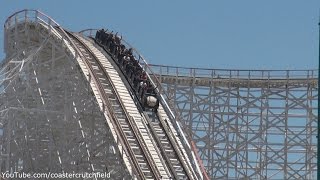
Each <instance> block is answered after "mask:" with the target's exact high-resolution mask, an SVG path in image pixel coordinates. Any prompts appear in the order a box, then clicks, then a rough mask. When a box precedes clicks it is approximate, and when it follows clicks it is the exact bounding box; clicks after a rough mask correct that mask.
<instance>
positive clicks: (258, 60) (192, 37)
mask: <svg viewBox="0 0 320 180" xmlns="http://www.w3.org/2000/svg"><path fill="white" fill-rule="evenodd" d="M26 8H31V9H39V10H41V11H42V12H44V13H46V14H47V15H49V16H51V17H52V18H53V19H55V20H56V21H57V22H58V23H59V24H60V25H62V26H63V27H65V28H67V29H69V30H71V31H80V30H82V29H86V28H101V27H104V28H109V29H112V30H114V31H118V32H120V33H121V34H122V35H123V36H124V38H125V39H126V40H127V41H128V42H130V43H131V44H132V45H133V46H135V48H136V49H138V50H139V51H140V52H141V53H142V54H143V56H144V57H146V59H147V60H148V61H149V63H152V64H164V65H176V66H187V67H205V68H227V69H316V68H318V37H319V35H318V25H317V24H318V21H319V8H320V1H319V0H304V1H302V0H281V1H279V0H268V1H259V0H241V1H239V0H238V1H236V0H233V1H221V0H220V1H218V0H203V1H191V0H183V1H182V0H180V1H178V0H177V1H169V0H162V1H147V0H138V1H132V0H131V1H129V0H127V1H124V0H122V1H102V0H100V1H98V0H90V1H82V0H51V1H46V0H43V1H39V0H38V1H35V0H28V1H23V0H2V1H1V2H0V24H2V25H3V24H4V21H5V20H6V18H7V17H8V16H10V15H11V14H13V13H14V12H15V11H18V10H21V9H26ZM0 33H1V37H0V42H1V43H0V48H1V53H0V59H4V57H5V54H4V53H3V26H2V28H1V29H0Z"/></svg>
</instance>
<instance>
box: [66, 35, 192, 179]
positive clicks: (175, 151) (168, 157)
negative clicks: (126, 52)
mask: <svg viewBox="0 0 320 180" xmlns="http://www.w3.org/2000/svg"><path fill="white" fill-rule="evenodd" d="M68 34H69V36H71V37H72V39H75V40H73V42H74V44H75V45H76V46H77V47H78V49H79V50H80V51H81V52H83V51H85V49H86V51H88V52H83V54H85V55H84V57H85V59H95V63H90V64H91V66H93V67H95V68H90V69H91V71H92V72H94V71H95V70H96V71H97V69H100V70H101V71H102V72H97V73H96V74H100V75H101V74H102V75H103V76H105V77H108V76H109V75H108V73H107V72H106V70H105V68H103V67H104V66H103V64H102V62H100V61H99V58H98V57H97V56H95V54H97V51H96V52H92V51H91V50H90V49H94V47H92V45H91V48H89V46H90V42H87V43H84V42H85V41H86V40H85V39H83V38H81V37H78V36H76V35H73V34H71V33H68ZM88 54H91V56H90V57H88V56H89V55H88ZM97 64H98V66H99V68H97ZM103 76H102V77H99V79H100V80H101V79H103ZM95 79H97V78H95ZM96 81H98V80H96ZM110 82H111V81H110V80H109V82H105V83H102V84H111V85H112V89H115V85H113V83H110ZM101 86H102V85H101ZM99 89H100V88H99ZM99 91H100V92H103V91H106V90H105V88H101V89H100V90H99ZM109 91H111V90H109ZM112 94H116V96H117V98H116V99H118V101H119V103H110V104H112V105H113V106H112V109H113V111H118V110H119V109H123V110H124V111H125V105H124V104H123V103H122V102H121V100H120V99H121V97H120V95H119V94H118V93H117V91H113V92H112V93H111V94H110V95H111V96H112ZM110 95H109V96H110ZM104 98H107V96H105V97H104ZM116 99H112V100H116ZM114 104H120V106H119V105H117V106H116V105H114ZM126 104H127V102H126ZM108 109H109V110H110V109H111V108H110V106H109V107H108ZM140 109H141V108H140ZM122 114H126V116H127V119H131V121H129V122H130V126H131V127H132V128H131V129H132V130H135V131H133V132H132V134H134V135H135V137H139V132H138V130H137V127H135V123H137V121H136V120H134V121H133V120H132V118H130V117H129V115H128V114H129V113H128V112H124V113H121V115H122ZM162 117H166V114H165V112H164V111H159V113H158V114H155V113H154V112H152V111H149V112H144V113H143V119H144V118H145V120H146V121H147V125H148V127H149V128H150V129H149V132H150V133H151V134H152V136H153V138H154V139H155V142H156V143H157V146H158V147H159V150H160V153H161V156H163V158H164V160H165V161H166V165H167V166H168V168H169V169H170V173H171V174H172V176H173V177H174V179H184V178H185V177H188V179H195V178H196V176H192V175H191V172H190V170H189V171H186V170H185V169H188V168H190V167H188V165H186V164H187V163H185V161H186V160H185V159H183V158H182V157H183V155H182V153H183V152H181V149H179V146H178V144H177V141H176V140H175V139H174V138H173V137H174V136H175V135H174V134H173V133H172V132H170V130H169V126H168V124H167V123H166V122H165V121H166V119H163V118H162ZM138 118H139V115H137V119H138ZM166 118H167V119H168V117H166ZM115 119H117V121H120V120H122V121H120V122H123V119H122V118H121V117H120V118H115ZM123 126H124V127H122V129H128V125H127V124H124V125H123ZM145 136H147V134H145ZM127 138H128V137H127ZM130 138H134V137H130ZM128 139H129V138H128ZM142 139H145V137H139V138H136V140H137V141H138V142H139V144H140V147H144V146H147V144H143V142H141V141H142ZM130 147H131V148H136V146H135V145H131V146H129V147H128V148H130ZM142 152H143V153H144V156H145V157H148V156H147V155H145V154H147V150H142ZM149 156H151V155H149ZM139 157H140V155H139ZM146 160H147V161H146V162H149V167H152V168H153V169H152V168H151V170H152V171H153V172H154V174H156V172H157V170H156V169H155V167H156V166H155V164H152V159H151V158H148V159H147V158H146ZM138 161H139V162H143V163H144V161H142V160H138ZM158 166H159V165H157V167H158ZM144 172H145V173H146V172H148V170H146V169H145V170H144ZM141 176H142V175H141ZM153 177H158V178H159V177H162V176H161V175H160V173H159V174H158V176H155V175H154V176H153ZM148 178H149V177H148ZM150 178H152V177H150Z"/></svg>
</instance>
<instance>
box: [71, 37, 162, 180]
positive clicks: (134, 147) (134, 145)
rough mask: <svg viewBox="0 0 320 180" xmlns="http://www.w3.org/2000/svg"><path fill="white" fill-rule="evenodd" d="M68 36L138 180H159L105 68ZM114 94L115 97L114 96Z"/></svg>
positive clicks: (85, 48) (76, 38) (78, 42)
mask: <svg viewBox="0 0 320 180" xmlns="http://www.w3.org/2000/svg"><path fill="white" fill-rule="evenodd" d="M68 34H69V36H70V37H71V41H72V42H73V43H74V44H75V46H76V47H77V48H78V51H79V52H81V55H82V59H84V60H85V62H86V65H87V67H88V68H89V69H90V71H91V75H92V77H93V78H94V81H95V84H97V86H98V91H99V92H100V94H101V95H102V97H103V99H102V101H103V103H104V104H105V106H106V107H108V109H109V111H111V112H112V113H111V116H112V119H113V120H114V121H113V123H114V124H115V127H116V128H117V131H118V132H119V133H120V134H121V137H122V140H123V141H124V144H125V147H126V148H125V149H126V150H128V153H129V154H130V158H131V160H132V162H133V164H134V166H135V169H136V171H137V172H138V174H139V176H140V178H141V179H146V178H148V179H153V178H154V179H160V173H159V172H157V170H156V169H155V167H156V166H155V164H153V160H152V159H151V157H150V155H149V154H148V153H147V151H148V150H147V149H146V144H145V143H144V142H143V139H142V138H141V137H139V132H138V130H137V127H136V126H135V125H136V124H135V122H133V118H131V117H130V116H129V113H128V112H127V111H126V110H125V108H124V105H123V102H122V101H121V100H120V97H119V94H118V93H117V92H116V91H115V90H114V89H115V87H114V85H113V83H112V82H111V81H110V79H108V78H107V77H108V75H107V72H106V71H105V67H104V66H103V65H102V64H101V63H100V61H99V60H97V59H98V58H97V57H96V56H95V53H93V52H92V51H91V50H90V49H89V48H88V47H87V45H85V43H83V42H82V41H81V40H80V38H79V37H77V36H76V35H72V34H71V33H68ZM109 68H110V67H109ZM115 76H116V74H115ZM107 92H109V94H107ZM114 94H115V95H116V96H114ZM137 115H138V114H137ZM138 116H139V115H138ZM151 172H152V173H151ZM150 173H151V174H150Z"/></svg>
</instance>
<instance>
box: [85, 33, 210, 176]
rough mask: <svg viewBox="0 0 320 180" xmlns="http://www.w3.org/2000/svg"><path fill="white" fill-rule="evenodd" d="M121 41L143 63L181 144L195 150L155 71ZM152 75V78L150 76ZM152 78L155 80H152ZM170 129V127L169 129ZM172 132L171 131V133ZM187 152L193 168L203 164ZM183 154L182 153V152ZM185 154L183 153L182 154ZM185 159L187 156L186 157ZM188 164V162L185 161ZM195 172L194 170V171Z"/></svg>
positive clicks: (127, 44) (196, 168) (129, 46)
mask: <svg viewBox="0 0 320 180" xmlns="http://www.w3.org/2000/svg"><path fill="white" fill-rule="evenodd" d="M97 30H98V29H85V30H82V31H80V32H79V33H81V34H83V35H86V36H89V37H93V38H94V35H95V33H96V31H97ZM121 42H122V44H124V45H126V47H127V48H132V50H133V55H134V57H135V59H137V60H138V62H139V63H140V64H143V65H144V66H143V69H144V70H145V71H146V72H147V76H148V79H149V80H150V82H151V84H152V85H153V86H154V87H156V91H157V94H158V97H159V99H160V102H161V104H162V105H163V106H164V110H165V111H166V112H167V115H169V120H170V122H171V123H172V124H173V126H174V127H175V129H176V130H177V131H178V133H179V134H180V135H181V136H182V139H181V142H182V145H183V146H184V148H185V149H190V150H191V151H196V150H195V149H193V148H192V147H191V146H190V144H189V141H190V142H192V140H191V137H189V140H188V139H187V138H186V136H185V134H184V132H183V131H182V128H181V126H180V124H179V123H181V120H180V119H179V118H176V116H175V115H174V113H175V114H178V111H177V109H176V108H175V107H173V110H174V113H173V112H172V110H171V108H170V107H169V105H168V104H167V102H166V100H165V98H164V97H163V94H164V95H165V96H166V97H167V99H168V98H169V97H168V95H167V93H166V92H165V91H164V90H163V87H162V85H161V82H160V81H159V79H158V78H157V77H156V76H155V73H153V71H152V69H151V67H150V66H149V65H148V63H147V62H146V60H145V58H144V57H143V56H142V55H141V54H140V53H139V52H138V50H136V49H135V48H134V47H133V46H131V45H130V44H129V43H128V42H127V41H125V40H124V39H123V38H121ZM150 74H151V76H153V78H151V76H150ZM154 80H155V81H156V82H154ZM169 130H170V129H169ZM172 134H173V133H172ZM179 149H180V147H179ZM186 152H187V153H188V155H187V156H188V157H189V159H190V160H191V159H193V162H194V164H193V165H194V166H196V167H195V168H194V170H198V169H200V168H201V167H203V166H199V163H200V162H198V161H197V159H196V158H194V157H193V156H192V154H189V152H188V151H186ZM182 154H183V153H182ZM183 155H185V154H183ZM186 159H187V158H186ZM187 164H188V163H187ZM195 172H196V171H195ZM202 172H205V170H202ZM198 174H199V176H201V177H202V174H201V172H198Z"/></svg>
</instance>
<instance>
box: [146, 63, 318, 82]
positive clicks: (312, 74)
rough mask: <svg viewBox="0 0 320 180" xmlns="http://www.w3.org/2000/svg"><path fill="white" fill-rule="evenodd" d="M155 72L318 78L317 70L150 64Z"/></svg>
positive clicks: (162, 73) (263, 77)
mask: <svg viewBox="0 0 320 180" xmlns="http://www.w3.org/2000/svg"><path fill="white" fill-rule="evenodd" d="M149 67H151V68H152V70H153V72H154V73H156V74H158V75H168V76H179V77H200V78H201V77H204V78H226V79H230V78H234V79H248V78H250V79H252V80H255V79H257V80H260V79H262V80H263V79H287V78H290V79H312V78H318V70H317V69H309V70H235V69H206V68H187V67H177V66H165V65H154V64H149Z"/></svg>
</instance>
